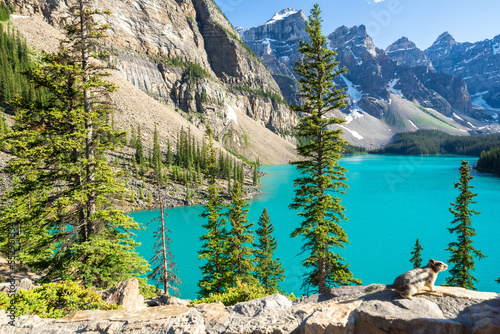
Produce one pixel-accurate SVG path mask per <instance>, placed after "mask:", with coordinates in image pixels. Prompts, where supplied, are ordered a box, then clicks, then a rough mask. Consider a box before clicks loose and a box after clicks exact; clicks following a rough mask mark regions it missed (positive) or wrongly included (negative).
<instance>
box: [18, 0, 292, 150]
mask: <svg viewBox="0 0 500 334" xmlns="http://www.w3.org/2000/svg"><path fill="white" fill-rule="evenodd" d="M8 2H9V3H10V4H11V5H12V6H13V7H14V8H15V9H16V11H17V12H18V13H19V14H21V15H24V16H37V15H38V16H43V18H44V19H45V20H46V21H47V22H49V23H51V24H52V25H53V26H54V27H59V25H60V22H61V19H62V18H63V17H64V15H65V11H66V8H67V4H66V1H51V0H38V1H25V0H11V1H8ZM96 6H97V7H98V8H101V9H110V10H111V12H112V15H110V16H109V17H106V18H102V20H106V22H107V23H108V24H109V26H110V30H109V32H108V35H109V37H108V38H107V41H106V45H105V46H104V47H105V48H108V49H109V51H110V52H111V53H112V55H113V58H112V61H111V65H112V67H113V68H114V69H115V70H116V71H118V73H120V75H121V76H122V77H123V78H125V79H126V80H127V81H128V82H130V83H132V84H133V85H134V86H135V87H137V88H139V89H140V90H142V91H143V92H145V93H147V94H148V95H149V96H150V97H152V98H154V99H156V100H157V101H159V102H161V103H164V104H166V105H169V106H171V107H173V108H175V109H176V110H178V112H179V113H181V114H182V115H184V117H185V118H187V119H189V120H190V121H191V123H193V124H194V125H195V126H197V127H199V128H200V129H201V130H203V129H204V127H205V126H206V125H207V124H209V125H210V126H211V127H212V129H214V130H215V133H216V135H217V136H218V137H219V139H220V140H223V141H224V142H225V143H224V144H225V145H226V146H231V148H232V149H234V150H235V151H237V152H238V153H241V154H243V155H245V154H246V153H245V149H244V147H242V146H241V145H240V146H238V145H235V144H236V142H235V141H234V140H232V139H230V137H231V138H233V137H234V136H225V134H227V132H228V131H229V130H230V129H229V128H231V132H232V133H234V134H236V136H237V137H238V140H240V141H243V137H248V134H247V133H245V132H244V130H243V129H240V128H239V127H238V126H235V125H234V124H233V125H231V119H230V117H229V114H230V113H232V111H233V110H236V112H237V113H242V114H245V115H246V116H249V117H250V118H252V119H253V120H254V121H255V122H256V125H259V124H260V126H264V127H266V128H267V129H270V130H271V131H274V132H275V133H279V134H281V135H282V136H284V135H285V134H290V133H291V132H292V128H293V126H294V125H295V124H296V122H297V117H296V116H295V114H294V113H293V112H292V111H290V109H289V108H288V107H287V106H286V105H284V104H282V103H278V102H279V101H277V100H276V98H270V97H269V96H272V97H279V96H280V95H281V92H280V89H279V87H278V85H277V84H276V82H275V80H274V79H273V77H272V75H271V74H270V73H269V71H268V70H267V69H266V68H265V66H264V65H263V64H262V62H261V61H260V60H259V59H258V58H257V57H256V56H255V55H254V54H253V53H252V52H251V51H250V50H249V49H248V48H247V47H246V46H245V45H244V43H243V42H242V41H241V39H240V37H239V35H238V33H237V32H236V30H235V29H234V28H233V27H232V26H231V24H230V23H229V22H228V21H227V19H226V18H225V17H224V15H223V14H222V12H221V11H220V10H219V8H218V7H217V6H216V5H215V3H213V2H212V1H211V0H157V1H146V0H138V1H135V2H128V1H112V0H102V1H99V2H96ZM278 100H279V99H278ZM236 125H237V124H236ZM252 155H257V153H255V154H252ZM249 158H250V157H249ZM253 158H255V157H253Z"/></svg>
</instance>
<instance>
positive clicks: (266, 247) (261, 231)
mask: <svg viewBox="0 0 500 334" xmlns="http://www.w3.org/2000/svg"><path fill="white" fill-rule="evenodd" d="M258 225H259V228H258V229H257V231H256V233H257V235H258V236H259V239H258V243H257V244H256V245H255V253H256V256H255V257H256V261H255V276H256V277H257V279H258V280H259V282H260V283H261V284H262V286H263V287H264V289H265V290H266V292H267V293H274V292H276V291H278V290H279V287H278V285H279V283H280V282H282V281H283V280H284V279H285V274H284V272H285V269H283V266H282V264H281V263H280V262H279V260H280V259H279V258H277V259H273V256H274V251H275V250H276V248H278V243H277V242H276V238H274V237H273V235H272V234H273V232H274V226H273V224H272V222H271V218H270V217H269V214H268V213H267V210H266V209H265V208H264V210H262V214H261V216H260V217H259V223H258Z"/></svg>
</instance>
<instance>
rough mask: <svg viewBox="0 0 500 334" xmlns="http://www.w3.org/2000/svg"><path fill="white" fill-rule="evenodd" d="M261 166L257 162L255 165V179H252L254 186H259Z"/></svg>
mask: <svg viewBox="0 0 500 334" xmlns="http://www.w3.org/2000/svg"><path fill="white" fill-rule="evenodd" d="M258 168H259V165H258V163H257V162H255V163H254V165H253V179H252V184H253V185H254V186H257V184H259V171H258Z"/></svg>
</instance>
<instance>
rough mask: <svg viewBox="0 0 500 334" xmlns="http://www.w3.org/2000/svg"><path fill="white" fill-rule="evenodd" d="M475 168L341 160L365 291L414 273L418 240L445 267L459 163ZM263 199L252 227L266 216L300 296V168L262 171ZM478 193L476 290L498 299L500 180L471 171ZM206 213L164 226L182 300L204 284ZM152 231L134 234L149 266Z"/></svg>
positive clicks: (143, 216) (351, 247)
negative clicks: (201, 253) (296, 188)
mask: <svg viewBox="0 0 500 334" xmlns="http://www.w3.org/2000/svg"><path fill="white" fill-rule="evenodd" d="M463 159H464V160H467V161H469V162H470V164H473V163H475V162H476V161H477V159H476V158H471V157H460V156H426V157H417V156H383V155H382V156H381V155H359V156H349V157H345V158H344V159H342V165H343V166H344V167H346V168H347V169H348V171H349V173H348V178H349V181H348V182H347V183H348V185H349V188H350V189H349V190H348V192H347V194H346V195H343V196H342V203H343V204H344V206H345V207H346V216H347V218H348V221H345V222H343V223H342V226H343V227H344V229H345V230H346V232H347V234H348V236H349V240H350V244H347V246H346V249H345V250H339V252H340V253H341V254H342V255H343V257H344V258H345V259H346V262H348V263H350V265H351V266H350V269H351V271H352V273H353V274H354V277H355V278H359V279H361V280H362V281H363V285H368V284H372V283H384V284H391V283H392V282H393V280H394V278H395V277H396V276H398V275H399V274H402V273H403V272H405V271H408V270H410V269H412V264H411V263H410V262H409V259H410V258H411V254H410V252H411V251H412V250H413V247H414V245H415V241H416V239H417V238H419V240H420V243H421V245H422V247H423V251H422V258H423V262H425V264H426V263H427V261H428V260H429V259H430V258H433V259H435V260H440V261H444V262H448V259H449V257H450V254H449V253H448V252H446V251H445V249H446V248H447V247H448V244H449V243H450V242H452V241H455V240H456V236H455V235H452V234H450V233H449V231H448V229H447V228H448V227H451V224H450V223H451V221H452V219H453V216H452V214H451V213H450V212H449V207H450V202H451V201H453V202H454V201H455V200H456V197H457V195H458V190H457V189H455V188H454V186H453V183H454V182H458V180H459V173H458V168H459V167H460V162H461V161H462V160H463ZM261 170H262V171H263V172H265V173H266V176H265V177H263V178H262V180H261V183H262V187H261V190H262V194H261V195H259V196H258V197H257V198H255V199H254V200H252V201H250V203H251V206H250V213H249V220H250V221H252V222H257V221H258V218H259V216H260V214H261V213H262V209H263V208H264V207H265V208H266V209H267V211H268V212H269V215H270V217H271V220H272V222H273V224H274V227H275V232H274V235H275V237H276V239H277V241H278V249H277V251H276V256H277V257H279V258H280V259H281V262H282V263H283V265H284V267H285V270H286V271H285V274H286V275H287V277H286V279H285V281H284V282H283V283H282V284H281V287H282V288H283V289H284V290H285V291H286V292H288V293H290V292H293V293H294V294H295V295H301V294H302V293H303V291H302V290H301V285H302V280H301V278H300V276H301V275H303V274H304V270H303V268H302V264H301V259H302V258H303V256H298V255H297V254H299V253H300V251H301V249H300V248H301V246H302V244H303V242H302V240H301V239H300V238H294V239H292V238H290V233H291V232H292V231H293V230H294V229H295V228H296V227H297V226H299V224H300V219H299V217H298V216H297V214H296V211H294V210H289V209H288V205H289V204H290V202H291V199H292V197H293V180H294V179H295V178H296V177H297V175H298V174H297V173H296V171H295V167H292V166H289V165H273V166H263V167H262V168H261ZM471 175H472V176H474V179H473V180H472V181H471V183H470V184H471V185H472V186H474V189H472V191H473V192H475V193H478V196H476V197H475V200H476V201H477V203H476V204H474V205H473V206H472V208H474V209H476V210H477V211H480V212H481V214H479V215H476V216H473V217H472V224H473V227H474V228H475V229H476V232H477V235H476V236H475V237H474V239H473V240H474V246H475V247H476V248H477V249H479V250H481V251H482V252H483V254H485V255H487V258H485V259H483V260H481V261H478V260H476V271H475V272H473V275H474V276H475V277H476V278H477V279H478V280H479V282H478V283H477V284H476V287H477V288H478V289H479V290H482V291H493V292H500V284H497V283H496V282H495V279H497V278H498V277H500V238H499V235H500V205H499V199H500V177H497V176H492V175H489V174H483V173H479V172H476V171H474V170H473V171H472V172H471ZM202 211H203V207H202V206H191V207H180V208H174V209H169V210H167V213H168V217H167V220H166V222H167V225H168V227H169V229H170V230H171V231H172V233H171V234H170V237H171V239H172V245H171V248H172V253H173V254H174V256H175V262H176V264H177V269H178V271H179V272H178V276H179V277H180V279H181V280H182V284H181V285H180V287H179V289H180V292H181V297H182V298H188V299H194V298H196V297H197V295H196V293H197V291H198V288H197V282H198V281H199V280H200V278H201V272H200V269H199V267H200V266H201V265H202V263H201V261H199V260H198V254H197V252H198V250H199V249H200V247H201V243H200V241H199V237H200V236H201V235H203V234H204V233H205V230H204V229H203V228H202V227H201V225H202V224H203V223H204V221H203V219H201V218H200V217H199V214H200V213H201V212H202ZM131 215H132V216H133V217H134V218H135V219H136V221H138V222H140V223H142V224H147V223H148V222H149V221H150V220H152V219H153V218H155V217H157V216H158V211H136V212H133V213H131ZM154 229H156V225H155V226H154V224H151V225H150V227H149V228H148V229H146V230H143V231H139V232H138V233H137V237H136V240H137V241H139V242H141V243H142V244H141V246H139V247H138V251H139V253H140V255H141V256H143V257H144V258H145V259H147V260H149V259H150V258H151V255H152V247H153V240H152V236H153V230H154ZM447 276H448V272H447V271H445V272H443V273H440V274H439V276H438V279H437V282H436V285H440V284H443V283H444V280H445V278H446V277H447Z"/></svg>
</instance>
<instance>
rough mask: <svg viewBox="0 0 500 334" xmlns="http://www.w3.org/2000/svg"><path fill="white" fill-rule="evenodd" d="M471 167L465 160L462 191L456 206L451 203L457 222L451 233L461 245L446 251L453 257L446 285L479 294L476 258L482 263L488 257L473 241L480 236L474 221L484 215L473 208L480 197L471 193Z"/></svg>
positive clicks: (450, 247)
mask: <svg viewBox="0 0 500 334" xmlns="http://www.w3.org/2000/svg"><path fill="white" fill-rule="evenodd" d="M468 164H469V163H468V162H467V161H465V160H462V164H461V166H460V168H459V171H460V182H455V188H457V189H458V190H459V195H458V196H457V200H456V203H453V202H451V205H452V208H450V212H451V213H452V214H453V216H454V217H455V218H454V219H453V221H452V222H451V224H452V225H453V227H452V228H448V230H449V231H450V233H452V234H456V235H457V241H456V242H450V243H449V245H448V248H446V250H447V251H449V252H450V253H451V257H450V260H449V262H450V263H452V264H453V266H452V268H451V269H450V274H451V277H448V278H446V284H448V285H451V286H459V287H462V288H467V289H470V290H477V289H476V287H475V286H474V282H477V279H476V278H475V277H474V276H472V273H471V272H472V271H474V268H475V263H474V258H475V257H476V258H478V259H479V260H480V259H482V258H484V257H485V256H484V255H483V253H482V252H481V251H480V250H477V249H476V248H475V247H474V246H473V245H472V243H473V241H472V237H473V236H475V235H476V230H475V229H474V228H472V222H471V217H472V215H475V214H479V213H480V212H479V211H476V210H474V209H471V208H470V207H469V206H470V205H471V204H475V203H476V201H474V200H473V198H474V197H476V196H477V194H474V193H473V192H472V191H470V189H472V188H474V187H473V186H471V185H470V184H469V182H470V181H471V180H472V179H473V177H472V176H470V173H469V172H470V170H471V168H470V167H469V166H468Z"/></svg>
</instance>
